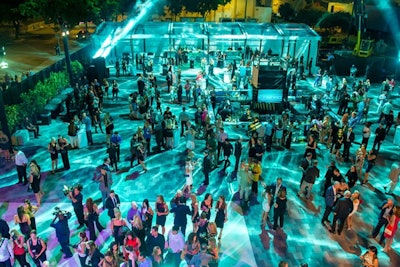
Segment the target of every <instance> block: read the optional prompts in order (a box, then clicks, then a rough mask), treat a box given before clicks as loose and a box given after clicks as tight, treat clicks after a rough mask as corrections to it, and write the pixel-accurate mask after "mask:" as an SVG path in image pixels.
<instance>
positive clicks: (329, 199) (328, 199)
mask: <svg viewBox="0 0 400 267" xmlns="http://www.w3.org/2000/svg"><path fill="white" fill-rule="evenodd" d="M339 186H340V183H339V182H335V183H334V184H333V185H331V186H330V187H328V188H327V189H326V192H325V211H324V215H323V216H322V220H321V223H322V225H324V226H325V222H329V220H328V217H329V214H331V212H332V211H333V207H334V206H335V204H336V201H337V196H336V192H337V190H338V189H339Z"/></svg>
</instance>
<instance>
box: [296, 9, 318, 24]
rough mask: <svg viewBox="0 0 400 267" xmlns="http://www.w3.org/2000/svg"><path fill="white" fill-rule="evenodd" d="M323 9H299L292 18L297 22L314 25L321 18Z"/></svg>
mask: <svg viewBox="0 0 400 267" xmlns="http://www.w3.org/2000/svg"><path fill="white" fill-rule="evenodd" d="M324 13H325V11H323V10H321V9H316V8H312V9H301V10H299V12H298V13H297V14H296V17H295V18H294V21H295V22H298V23H305V24H307V25H309V26H311V27H313V26H315V25H316V24H317V23H318V21H319V20H320V19H321V17H322V16H323V15H324Z"/></svg>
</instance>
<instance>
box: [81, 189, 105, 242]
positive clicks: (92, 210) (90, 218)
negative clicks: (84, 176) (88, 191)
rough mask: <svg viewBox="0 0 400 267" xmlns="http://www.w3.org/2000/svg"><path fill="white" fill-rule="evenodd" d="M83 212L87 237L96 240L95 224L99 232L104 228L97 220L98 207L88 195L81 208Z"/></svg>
mask: <svg viewBox="0 0 400 267" xmlns="http://www.w3.org/2000/svg"><path fill="white" fill-rule="evenodd" d="M83 214H84V216H85V221H86V224H87V227H88V230H89V238H90V240H92V241H96V230H95V228H94V227H95V225H96V228H97V230H98V231H99V233H100V232H101V231H103V230H104V227H103V226H102V225H101V224H100V222H99V214H100V211H99V208H98V207H97V205H96V204H95V203H94V202H93V199H92V198H90V197H89V198H88V199H86V205H85V207H84V209H83Z"/></svg>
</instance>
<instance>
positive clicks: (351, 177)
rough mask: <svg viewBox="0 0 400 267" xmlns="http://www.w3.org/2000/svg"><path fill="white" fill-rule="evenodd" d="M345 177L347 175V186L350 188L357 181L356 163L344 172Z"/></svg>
mask: <svg viewBox="0 0 400 267" xmlns="http://www.w3.org/2000/svg"><path fill="white" fill-rule="evenodd" d="M346 177H347V181H348V182H347V184H348V186H349V187H350V189H351V188H353V186H354V185H355V184H356V183H357V181H358V173H357V166H356V165H352V166H351V167H350V170H348V172H347V173H346Z"/></svg>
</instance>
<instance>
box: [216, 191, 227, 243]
mask: <svg viewBox="0 0 400 267" xmlns="http://www.w3.org/2000/svg"><path fill="white" fill-rule="evenodd" d="M216 211H217V214H216V216H215V224H216V225H217V228H219V229H221V230H220V231H219V235H218V239H221V236H222V230H223V229H224V224H225V222H226V221H227V220H228V211H227V205H226V201H225V197H224V196H219V198H218V201H217V205H216Z"/></svg>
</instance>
